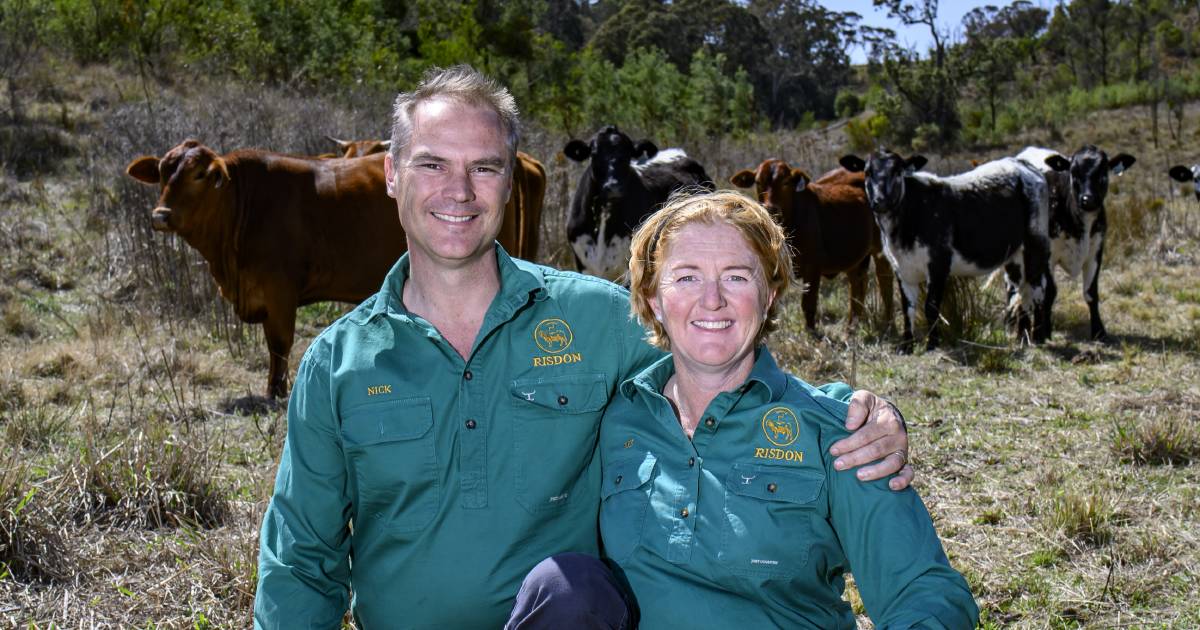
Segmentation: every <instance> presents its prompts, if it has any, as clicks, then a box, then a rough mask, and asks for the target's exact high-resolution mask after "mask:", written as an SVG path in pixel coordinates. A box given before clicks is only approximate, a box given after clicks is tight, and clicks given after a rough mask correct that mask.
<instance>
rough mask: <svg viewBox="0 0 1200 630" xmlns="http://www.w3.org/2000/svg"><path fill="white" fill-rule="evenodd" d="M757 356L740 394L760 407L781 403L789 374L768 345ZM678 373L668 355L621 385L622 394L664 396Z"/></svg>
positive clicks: (630, 395) (759, 349) (629, 395)
mask: <svg viewBox="0 0 1200 630" xmlns="http://www.w3.org/2000/svg"><path fill="white" fill-rule="evenodd" d="M754 354H755V357H754V367H752V368H750V376H749V377H747V378H746V382H745V383H742V385H741V387H739V388H738V389H737V390H736V391H738V392H740V393H741V394H743V396H745V395H749V396H750V397H751V398H752V399H753V401H754V402H755V403H756V404H762V403H767V402H777V401H779V399H781V398H782V397H783V393H784V391H785V390H786V389H787V378H788V377H787V374H785V373H784V372H783V370H781V369H779V365H778V364H776V363H775V357H773V356H772V355H771V351H770V350H768V349H767V347H766V346H765V345H762V346H759V347H758V350H757V351H755V353H754ZM674 374H675V363H674V361H673V360H672V358H671V355H669V354H668V355H667V356H665V357H663V358H661V359H659V360H658V361H655V362H654V363H652V364H650V366H649V367H647V368H645V369H644V370H642V371H641V372H639V373H638V374H637V375H635V376H634V377H633V378H631V379H629V380H626V381H625V382H624V383H621V394H622V395H624V396H625V397H626V398H629V399H630V400H632V399H633V397H634V395H635V392H636V391H637V390H639V389H640V390H643V391H648V392H653V393H655V394H658V393H661V392H662V390H663V388H664V387H666V385H667V381H668V380H670V379H671V376H672V375H674Z"/></svg>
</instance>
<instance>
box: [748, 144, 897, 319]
mask: <svg viewBox="0 0 1200 630" xmlns="http://www.w3.org/2000/svg"><path fill="white" fill-rule="evenodd" d="M730 181H732V182H733V184H734V185H735V186H738V187H741V188H749V187H751V186H754V187H755V189H756V192H757V194H758V200H759V201H760V202H762V204H763V205H765V206H766V207H767V209H768V210H770V211H771V214H772V215H774V216H775V217H776V218H777V219H778V220H779V221H780V223H781V224H782V225H783V229H784V231H785V232H787V234H788V239H789V241H790V243H791V245H792V248H793V258H792V261H793V264H794V266H795V271H796V274H797V275H798V276H799V277H800V278H801V279H802V280H803V281H804V283H805V287H804V297H803V298H802V299H801V308H802V309H803V311H804V322H805V325H807V326H808V328H809V330H814V329H815V328H816V323H817V299H818V296H819V295H820V288H821V276H825V277H830V278H831V277H833V276H835V275H837V274H839V273H843V272H844V273H845V274H846V275H847V277H848V279H849V280H850V319H849V321H848V322H847V325H848V326H853V325H854V323H855V320H857V319H858V318H859V317H861V316H862V310H863V304H864V301H865V299H866V284H867V267H868V266H869V265H870V264H871V258H874V259H875V277H876V279H877V281H878V283H879V294H880V297H881V298H882V299H883V309H884V314H885V317H886V320H885V321H887V322H888V327H889V328H890V327H891V321H892V282H893V277H894V276H893V273H892V267H891V265H889V264H888V261H887V258H885V257H884V255H883V243H882V240H881V238H880V236H879V227H878V226H877V225H876V224H875V219H874V217H873V216H872V215H871V208H870V207H869V206H868V205H867V197H866V193H865V192H864V190H863V175H862V173H851V172H849V171H847V170H845V169H834V170H832V171H830V172H828V173H826V174H824V175H822V176H821V179H819V180H817V181H815V182H814V181H812V178H811V177H809V175H808V174H807V173H805V172H804V171H802V170H800V169H793V168H791V167H790V166H788V164H787V163H786V162H784V161H783V160H777V159H770V160H765V161H763V163H762V164H759V165H758V169H757V171H754V172H752V171H749V170H743V171H739V172H738V173H736V174H734V175H733V177H731V178H730Z"/></svg>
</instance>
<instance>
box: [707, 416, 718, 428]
mask: <svg viewBox="0 0 1200 630" xmlns="http://www.w3.org/2000/svg"><path fill="white" fill-rule="evenodd" d="M716 423H717V421H716V420H713V418H712V416H709V417H707V418H705V419H704V426H706V427H708V428H710V429H711V428H713V425H715V424H716Z"/></svg>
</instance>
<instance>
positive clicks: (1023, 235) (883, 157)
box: [840, 149, 1054, 352]
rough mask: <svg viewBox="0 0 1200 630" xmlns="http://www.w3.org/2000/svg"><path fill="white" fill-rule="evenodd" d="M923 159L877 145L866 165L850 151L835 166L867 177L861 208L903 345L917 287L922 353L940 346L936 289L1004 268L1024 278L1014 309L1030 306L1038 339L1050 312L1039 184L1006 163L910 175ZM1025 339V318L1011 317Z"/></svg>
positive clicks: (1042, 183)
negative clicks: (899, 314) (877, 243)
mask: <svg viewBox="0 0 1200 630" xmlns="http://www.w3.org/2000/svg"><path fill="white" fill-rule="evenodd" d="M925 162H926V160H925V158H924V157H922V156H920V155H915V156H913V157H911V158H908V159H905V158H903V157H901V156H899V155H897V154H896V153H893V152H891V151H887V150H884V149H881V150H880V151H878V152H876V153H875V154H874V155H872V156H870V157H869V158H868V159H867V161H866V162H864V161H863V160H862V159H861V158H859V157H858V156H854V155H847V156H844V157H842V159H841V160H840V163H841V165H842V166H843V167H845V168H846V169H847V170H850V171H865V172H866V189H867V202H868V203H869V204H870V205H871V210H872V211H874V213H875V220H876V221H877V222H878V223H879V229H880V232H881V235H882V237H883V247H884V253H885V254H887V257H888V259H889V260H890V261H891V263H892V267H893V268H894V269H895V270H896V278H897V279H898V280H899V283H900V302H901V305H902V306H903V307H904V342H903V345H901V351H903V352H909V351H911V350H912V343H913V334H912V320H913V317H914V316H915V311H916V307H915V305H916V301H917V296H918V289H919V287H920V283H922V282H926V283H927V284H928V286H927V287H926V296H925V309H924V310H925V321H926V324H927V325H928V326H929V337H928V339H927V341H926V347H927V348H929V349H932V348H936V347H937V345H938V339H939V334H938V320H939V318H940V315H939V313H940V308H941V303H942V293H943V291H945V288H946V280H947V278H948V277H949V276H952V275H953V276H980V275H984V274H987V273H989V272H991V271H992V270H994V269H997V268H999V267H1000V266H1002V265H1003V266H1004V267H1005V269H1006V271H1010V272H1011V273H1013V274H1016V275H1020V277H1021V278H1022V282H1021V284H1020V286H1021V298H1022V299H1021V302H1020V307H1021V309H1022V310H1023V311H1027V310H1029V309H1030V308H1032V310H1033V318H1034V323H1033V331H1032V338H1033V341H1035V342H1041V341H1043V340H1045V339H1046V335H1047V334H1048V333H1047V330H1048V326H1047V324H1046V321H1045V320H1046V319H1047V318H1048V316H1049V311H1047V310H1045V308H1044V305H1043V301H1044V298H1045V295H1046V292H1047V286H1048V285H1049V284H1051V283H1053V281H1054V280H1053V276H1051V274H1050V273H1049V256H1050V242H1049V238H1048V236H1047V215H1048V202H1047V192H1046V180H1045V179H1043V178H1042V176H1041V174H1040V173H1039V172H1038V171H1036V170H1034V169H1033V168H1031V167H1030V166H1029V165H1028V164H1025V163H1024V162H1020V161H1018V160H1015V159H1012V158H1006V159H1002V160H996V161H994V162H988V163H987V164H983V165H981V166H979V167H978V168H976V169H974V170H971V171H969V172H967V173H963V174H961V175H955V176H953V177H939V176H937V175H934V174H932V173H918V172H916V171H917V170H918V169H920V168H921V167H922V166H924V165H925ZM1018 323H1019V331H1018V332H1019V334H1020V335H1021V337H1022V338H1026V337H1027V336H1029V332H1030V331H1029V317H1028V316H1027V315H1025V316H1022V317H1021V318H1019V320H1018Z"/></svg>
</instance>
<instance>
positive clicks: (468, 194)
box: [445, 169, 475, 203]
mask: <svg viewBox="0 0 1200 630" xmlns="http://www.w3.org/2000/svg"><path fill="white" fill-rule="evenodd" d="M445 194H446V196H448V197H450V198H451V199H453V200H454V201H456V202H458V203H467V202H470V201H474V200H475V187H474V185H473V183H472V182H471V175H470V174H469V173H467V172H466V171H459V170H457V169H452V170H451V171H450V176H449V181H448V182H446V190H445Z"/></svg>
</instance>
